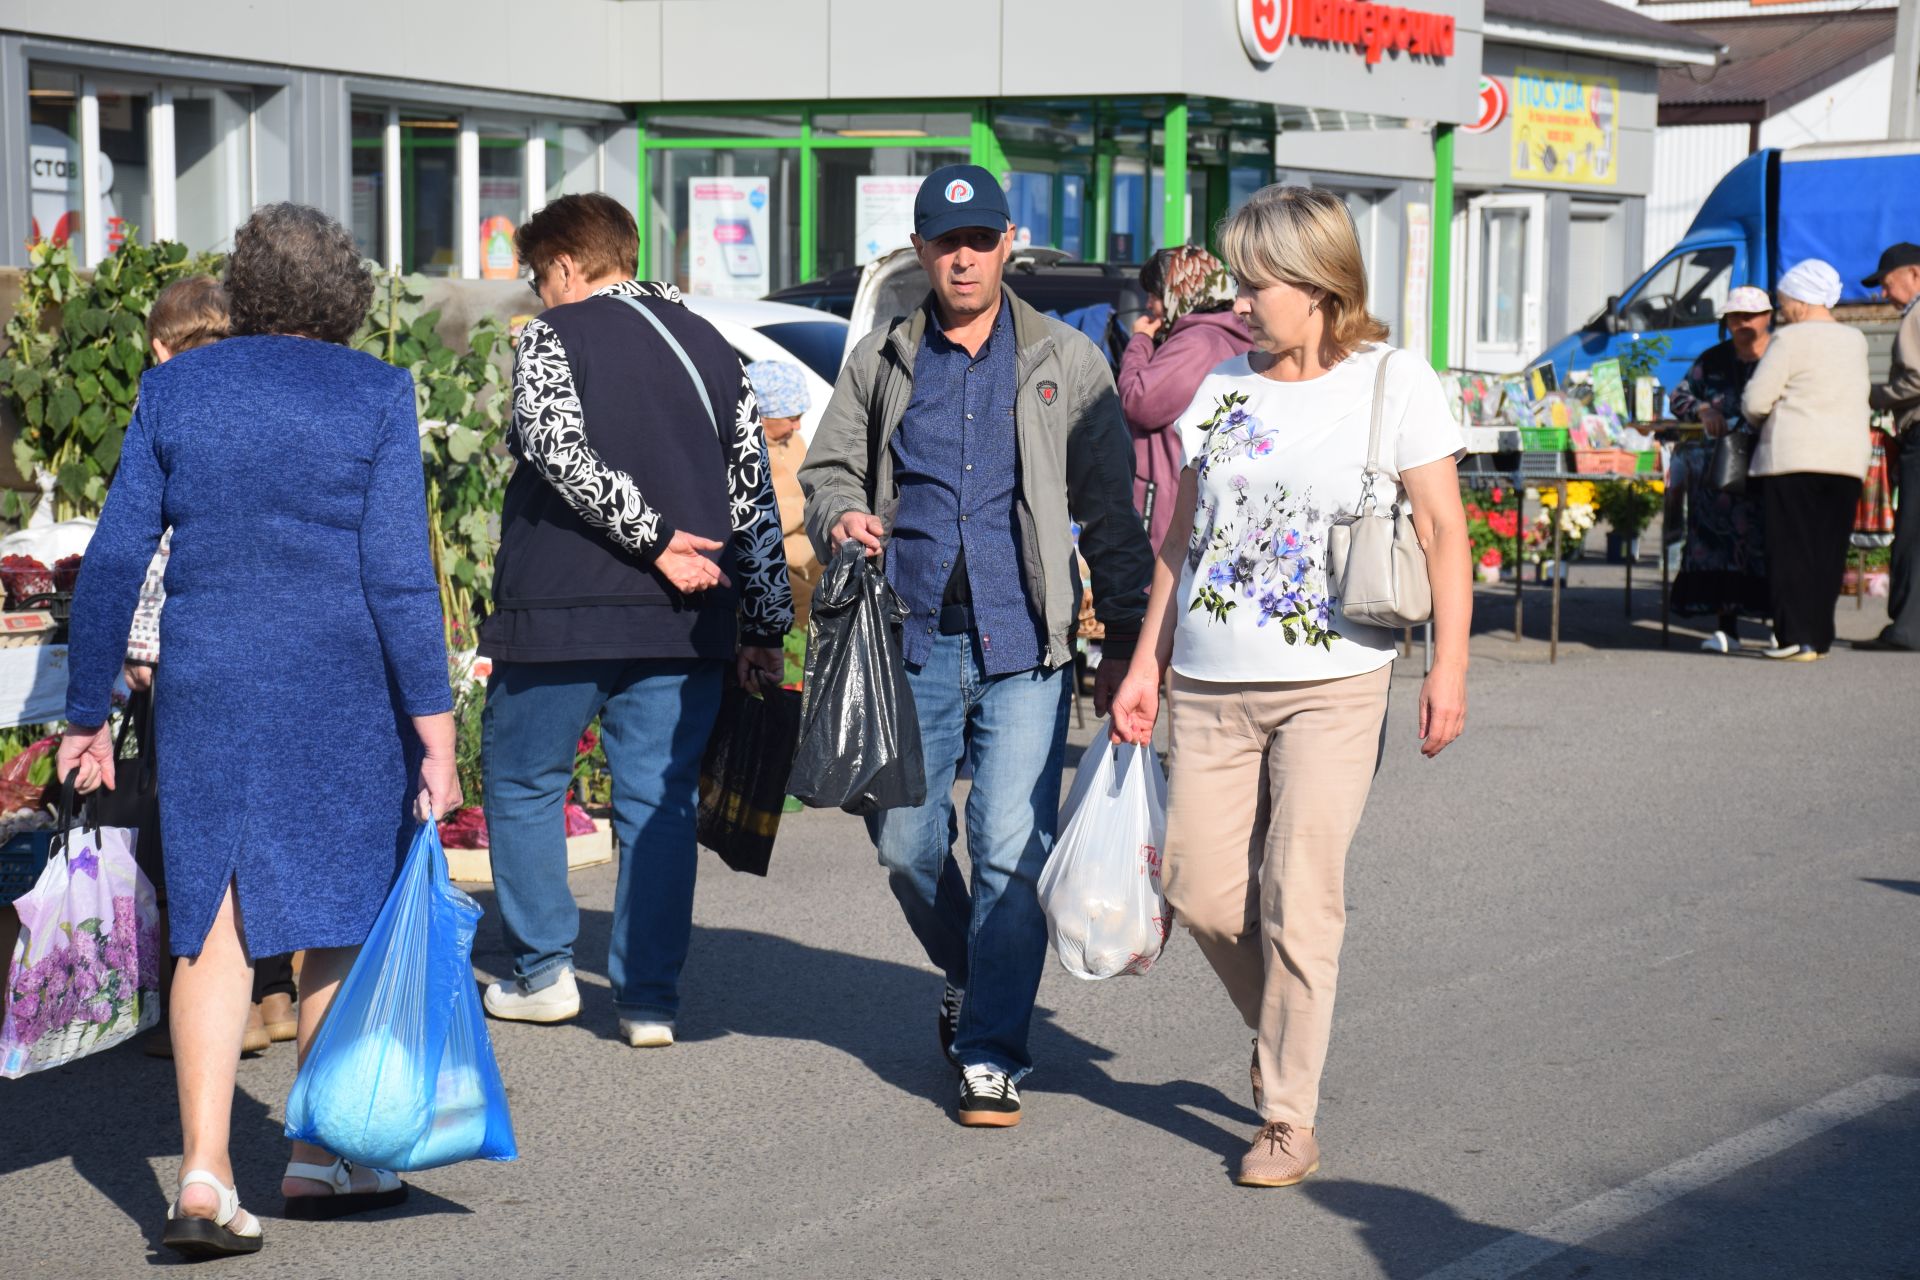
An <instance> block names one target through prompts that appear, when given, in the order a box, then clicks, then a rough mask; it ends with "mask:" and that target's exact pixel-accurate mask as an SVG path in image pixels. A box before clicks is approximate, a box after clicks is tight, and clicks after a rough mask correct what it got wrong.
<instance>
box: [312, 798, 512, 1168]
mask: <svg viewBox="0 0 1920 1280" xmlns="http://www.w3.org/2000/svg"><path fill="white" fill-rule="evenodd" d="M479 921H480V907H479V904H477V903H475V902H474V900H473V899H472V898H470V897H468V896H467V895H466V894H464V893H462V892H461V891H460V890H459V889H456V888H455V887H454V886H453V883H452V882H451V881H450V880H448V879H447V862H446V855H445V853H444V852H443V851H442V850H441V847H440V833H439V828H438V826H437V825H436V824H434V823H431V822H426V823H422V824H421V825H420V829H419V831H418V832H417V833H415V835H414V837H413V847H412V848H411V849H409V850H408V852H407V858H406V861H405V862H404V863H402V864H401V867H400V875H399V877H398V878H397V879H395V881H394V884H393V890H392V892H391V893H389V894H388V895H387V902H386V905H385V906H383V907H382V908H381V909H380V915H379V917H378V918H377V919H376V920H375V921H374V922H373V929H372V931H371V932H370V933H368V935H367V940H366V943H365V944H364V945H363V946H362V947H361V948H360V954H359V956H358V957H357V958H356V959H355V960H354V962H353V968H352V970H351V971H350V972H349V973H348V974H347V977H346V980H345V981H343V982H342V983H341V984H340V991H339V993H338V994H337V995H335V996H334V1000H333V1005H332V1007H331V1008H330V1009H329V1010H328V1011H327V1018H326V1021H325V1022H323V1023H322V1024H321V1026H320V1031H319V1034H317V1035H316V1036H315V1037H314V1039H313V1047H312V1049H311V1050H310V1051H309V1052H308V1054H307V1060H306V1063H305V1065H303V1066H302V1067H301V1068H300V1074H299V1075H298V1076H296V1077H295V1079H294V1082H293V1092H292V1093H291V1094H290V1095H288V1098H287V1129H286V1133H287V1136H288V1137H289V1138H295V1139H298V1140H300V1141H302V1142H311V1143H314V1144H316V1145H318V1146H322V1147H325V1148H326V1149H327V1150H329V1151H331V1152H333V1153H334V1154H335V1155H341V1156H345V1157H346V1158H347V1159H349V1160H352V1161H354V1162H355V1163H357V1164H364V1165H368V1166H370V1167H373V1168H377V1169H394V1170H410V1169H432V1168H435V1167H437V1166H439V1165H445V1164H455V1163H458V1162H459V1161H462V1160H512V1159H514V1158H515V1157H516V1156H517V1155H518V1150H517V1148H516V1147H515V1145H514V1140H513V1121H512V1117H511V1116H510V1115H509V1114H508V1111H507V1095H506V1088H505V1086H504V1085H502V1084H501V1081H500V1068H499V1066H498V1064H497V1063H495V1061H494V1057H493V1045H492V1042H491V1040H490V1039H489V1038H488V1036H487V1028H486V1023H485V1021H484V1015H483V1014H482V1012H481V1009H480V992H479V989H478V988H477V987H476V986H475V985H474V981H473V972H472V969H471V967H470V964H471V958H472V955H473V935H474V929H475V927H476V926H477V925H478V924H479Z"/></svg>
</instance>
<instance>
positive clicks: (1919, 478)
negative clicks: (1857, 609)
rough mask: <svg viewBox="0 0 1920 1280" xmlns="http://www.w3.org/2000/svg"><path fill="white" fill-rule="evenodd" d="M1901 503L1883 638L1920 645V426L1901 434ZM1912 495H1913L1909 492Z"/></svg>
mask: <svg viewBox="0 0 1920 1280" xmlns="http://www.w3.org/2000/svg"><path fill="white" fill-rule="evenodd" d="M1895 479H1896V481H1897V483H1898V484H1899V486H1900V507H1899V510H1898V511H1896V512H1895V513H1894V517H1893V571H1892V574H1891V575H1890V577H1889V579H1888V584H1887V585H1888V588H1889V590H1888V599H1887V617H1888V618H1889V619H1890V621H1889V622H1888V623H1887V626H1886V629H1885V630H1884V631H1882V632H1881V633H1880V638H1881V639H1882V640H1885V641H1888V642H1889V643H1892V644H1903V645H1905V646H1906V647H1907V648H1909V649H1920V428H1908V430H1907V431H1906V433H1905V434H1904V435H1902V436H1901V438H1900V470H1899V473H1898V475H1897V476H1896V477H1895ZM1909 495H1911V496H1909Z"/></svg>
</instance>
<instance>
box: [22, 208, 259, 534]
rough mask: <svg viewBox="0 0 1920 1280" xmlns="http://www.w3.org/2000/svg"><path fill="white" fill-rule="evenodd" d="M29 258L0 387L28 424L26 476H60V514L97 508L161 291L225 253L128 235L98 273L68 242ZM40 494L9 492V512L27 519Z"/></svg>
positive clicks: (40, 248) (215, 269)
mask: <svg viewBox="0 0 1920 1280" xmlns="http://www.w3.org/2000/svg"><path fill="white" fill-rule="evenodd" d="M27 264H28V265H27V270H26V274H25V276H24V278H23V279H22V280H21V289H20V300H19V302H18V304H17V305H16V306H15V308H14V314H13V317H12V319H10V320H9V321H8V322H7V326H6V340H7V352H6V354H5V355H4V356H0V388H4V393H5V395H6V398H7V403H8V405H9V406H10V407H11V408H12V409H13V412H14V415H15V416H16V417H17V418H18V420H19V423H20V435H19V438H18V439H17V440H16V441H15V442H14V446H13V459H14V463H15V465H17V466H18V467H19V468H20V473H21V474H22V475H25V476H29V477H31V476H32V475H33V474H34V473H35V472H36V471H46V472H48V473H50V474H51V475H52V476H53V477H54V491H53V497H54V507H55V514H56V515H57V516H58V517H59V518H60V519H63V520H65V519H71V518H73V517H75V516H94V515H98V514H99V513H100V507H101V504H102V503H104V502H105V501H106V498H107V483H108V481H109V480H110V479H111V478H112V475H113V471H114V468H115V467H116V466H118V465H119V462H120V442H121V440H122V439H123V438H124V437H125V436H126V432H127V422H128V421H129V420H130V419H131V418H132V417H133V406H134V401H135V399H136V397H138V395H139V393H140V375H141V374H142V373H144V372H145V371H146V368H147V363H148V351H147V336H146V321H147V311H148V309H149V308H150V307H152V305H153V299H154V295H155V294H157V293H159V292H160V290H161V289H162V288H164V287H165V286H166V285H167V284H169V283H171V282H172V281H174V280H179V279H182V278H184V277H187V276H196V275H215V274H218V273H219V271H220V268H221V264H222V259H221V258H220V257H218V256H217V255H213V254H199V255H196V254H193V253H191V252H189V251H188V249H187V247H186V246H185V245H183V244H178V243H175V242H173V241H161V242H160V243H158V244H154V245H150V246H149V245H143V244H140V243H138V242H137V241H136V240H134V239H133V238H132V237H131V236H129V237H128V238H127V240H126V242H125V243H124V244H122V245H121V246H120V247H119V248H118V249H116V250H115V251H114V252H113V253H112V254H111V255H109V256H108V257H107V258H106V260H105V261H103V262H102V263H101V264H100V266H99V268H98V269H97V270H95V271H94V272H93V274H92V275H91V276H86V277H83V276H82V275H81V274H80V272H79V270H78V268H77V267H76V266H75V264H74V257H73V250H72V249H70V248H68V247H67V246H65V245H59V246H55V245H51V244H46V243H42V244H37V245H34V246H33V247H32V248H31V249H30V250H28V257H27ZM34 501H36V499H35V496H34V495H33V494H22V493H8V494H6V495H5V496H4V497H0V513H4V514H5V515H7V516H9V517H12V518H14V519H21V518H23V517H24V516H26V515H27V514H28V512H29V511H30V510H31V508H32V504H33V503H34Z"/></svg>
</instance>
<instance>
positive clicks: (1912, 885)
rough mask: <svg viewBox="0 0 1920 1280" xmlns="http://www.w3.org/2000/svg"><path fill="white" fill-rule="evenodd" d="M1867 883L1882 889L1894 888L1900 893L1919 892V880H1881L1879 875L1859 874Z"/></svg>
mask: <svg viewBox="0 0 1920 1280" xmlns="http://www.w3.org/2000/svg"><path fill="white" fill-rule="evenodd" d="M1860 878H1861V879H1862V880H1864V881H1865V882H1866V883H1868V884H1877V885H1879V886H1880V887H1881V888H1882V889H1894V890H1897V891H1899V892H1900V893H1911V894H1920V880H1882V879H1881V878H1880V877H1879V876H1861V877H1860Z"/></svg>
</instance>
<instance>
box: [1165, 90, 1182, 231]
mask: <svg viewBox="0 0 1920 1280" xmlns="http://www.w3.org/2000/svg"><path fill="white" fill-rule="evenodd" d="M1163 127H1164V129H1165V131H1166V143H1165V144H1164V145H1163V146H1162V147H1161V159H1160V167H1161V191H1162V192H1163V197H1162V205H1161V225H1162V228H1163V230H1162V243H1161V247H1162V248H1173V247H1174V246H1177V245H1183V244H1185V243H1186V242H1187V100H1186V99H1185V98H1181V99H1179V100H1178V101H1174V102H1169V103H1167V119H1166V123H1165V125H1164V126H1163Z"/></svg>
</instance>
